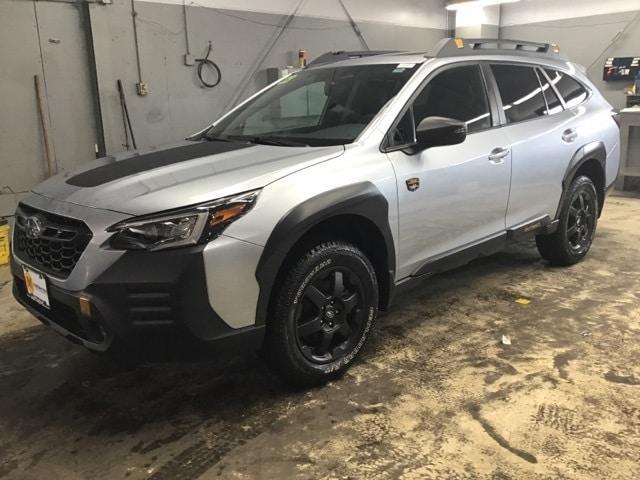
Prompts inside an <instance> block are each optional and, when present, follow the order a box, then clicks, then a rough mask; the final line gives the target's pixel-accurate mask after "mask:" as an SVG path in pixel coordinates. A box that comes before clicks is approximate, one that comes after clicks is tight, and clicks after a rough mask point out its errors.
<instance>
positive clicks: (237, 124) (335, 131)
mask: <svg viewBox="0 0 640 480" xmlns="http://www.w3.org/2000/svg"><path fill="white" fill-rule="evenodd" d="M416 70H417V65H416V64H397V63H394V64H381V65H360V66H352V67H336V68H330V67H328V68H327V67H325V68H318V69H309V70H302V71H300V72H298V73H295V74H293V75H291V76H289V77H285V78H284V79H283V80H282V81H280V83H278V84H277V85H275V86H273V87H272V88H270V89H269V90H267V91H265V92H264V93H263V94H262V95H259V96H258V97H256V98H254V99H253V100H251V101H250V102H249V103H247V104H245V105H243V106H242V107H240V108H239V109H237V110H236V111H234V112H232V113H231V114H230V115H229V116H227V117H226V118H224V119H223V120H221V121H220V122H219V123H218V124H217V125H215V126H214V127H212V128H211V129H209V130H208V131H207V132H206V134H205V137H206V138H209V139H212V140H215V139H219V140H245V141H250V142H256V143H268V144H273V145H287V146H301V145H311V146H323V145H341V144H346V143H351V142H353V141H354V140H355V139H356V137H357V136H358V135H359V134H360V132H362V130H364V128H365V127H366V126H367V125H368V124H369V123H370V122H371V120H373V118H374V117H375V116H376V114H377V113H378V112H379V111H380V109H381V108H382V107H383V106H384V105H385V104H386V103H387V102H388V101H389V100H390V99H391V98H392V97H393V96H394V95H395V94H396V93H398V91H399V90H400V88H402V86H403V85H404V84H405V83H406V82H407V80H408V79H409V78H410V77H411V75H413V73H414V72H415V71H416Z"/></svg>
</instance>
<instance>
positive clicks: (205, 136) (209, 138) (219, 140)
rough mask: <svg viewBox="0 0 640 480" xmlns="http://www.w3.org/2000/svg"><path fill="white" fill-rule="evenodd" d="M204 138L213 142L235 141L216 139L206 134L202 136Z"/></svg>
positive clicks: (222, 138)
mask: <svg viewBox="0 0 640 480" xmlns="http://www.w3.org/2000/svg"><path fill="white" fill-rule="evenodd" d="M202 138H204V139H206V140H209V141H211V142H233V140H231V139H229V138H224V137H215V136H213V135H207V134H206V133H205V134H204V135H202Z"/></svg>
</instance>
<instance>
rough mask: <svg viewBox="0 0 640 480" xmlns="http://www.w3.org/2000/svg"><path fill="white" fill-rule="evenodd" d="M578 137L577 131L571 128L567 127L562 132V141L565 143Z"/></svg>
mask: <svg viewBox="0 0 640 480" xmlns="http://www.w3.org/2000/svg"><path fill="white" fill-rule="evenodd" d="M577 138H578V132H576V131H575V130H574V129H573V128H569V129H567V130H565V131H564V132H562V141H563V142H566V143H573V142H575V141H576V139H577Z"/></svg>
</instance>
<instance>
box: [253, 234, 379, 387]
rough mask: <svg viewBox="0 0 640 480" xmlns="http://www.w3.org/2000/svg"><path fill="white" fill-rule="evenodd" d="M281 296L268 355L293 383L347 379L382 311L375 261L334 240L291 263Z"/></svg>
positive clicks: (278, 295) (272, 322)
mask: <svg viewBox="0 0 640 480" xmlns="http://www.w3.org/2000/svg"><path fill="white" fill-rule="evenodd" d="M288 268H289V271H287V272H285V275H284V277H283V280H282V281H281V283H280V285H279V287H278V290H277V292H276V297H275V308H274V309H273V311H272V318H271V319H270V321H269V325H268V329H267V337H266V345H265V346H266V352H267V356H268V358H269V360H270V362H271V364H272V365H273V366H274V367H275V368H276V370H277V371H278V372H279V373H280V374H281V375H282V377H283V378H284V379H285V380H286V381H287V382H289V383H292V384H294V385H297V386H310V385H317V384H321V383H324V382H327V381H329V380H331V379H333V378H336V377H337V376H339V375H341V374H342V373H343V372H344V371H345V370H346V369H347V368H348V367H349V366H350V365H351V363H353V360H354V359H355V358H356V356H357V355H358V353H359V352H360V350H361V349H362V347H363V346H364V344H365V341H366V340H367V338H368V335H369V332H370V330H371V327H372V326H373V323H374V321H375V318H376V314H377V310H378V285H377V281H376V275H375V271H374V268H373V266H372V265H371V262H370V261H369V259H368V258H367V257H366V256H365V255H364V254H363V253H362V252H361V251H360V250H359V249H358V248H357V247H356V246H354V245H352V244H350V243H346V242H341V241H340V242H339V241H329V242H323V243H319V244H317V245H316V246H313V247H312V248H310V249H309V250H307V251H306V253H304V254H302V255H300V256H299V257H298V258H296V259H294V261H293V262H291V263H289V267H288Z"/></svg>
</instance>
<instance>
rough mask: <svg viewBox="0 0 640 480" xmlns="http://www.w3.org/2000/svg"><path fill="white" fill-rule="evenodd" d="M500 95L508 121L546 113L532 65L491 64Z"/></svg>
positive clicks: (528, 118) (517, 120) (521, 119)
mask: <svg viewBox="0 0 640 480" xmlns="http://www.w3.org/2000/svg"><path fill="white" fill-rule="evenodd" d="M491 70H492V71H493V75H494V77H495V79H496V82H497V83H498V90H499V91H500V96H501V97H502V108H503V109H504V113H505V115H506V117H507V122H508V123H515V122H522V121H524V120H531V119H533V118H537V117H543V116H545V115H546V114H547V105H546V103H545V101H544V95H543V94H542V87H541V86H540V82H539V81H538V75H537V74H536V72H535V70H534V69H533V67H526V66H520V65H491Z"/></svg>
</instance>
